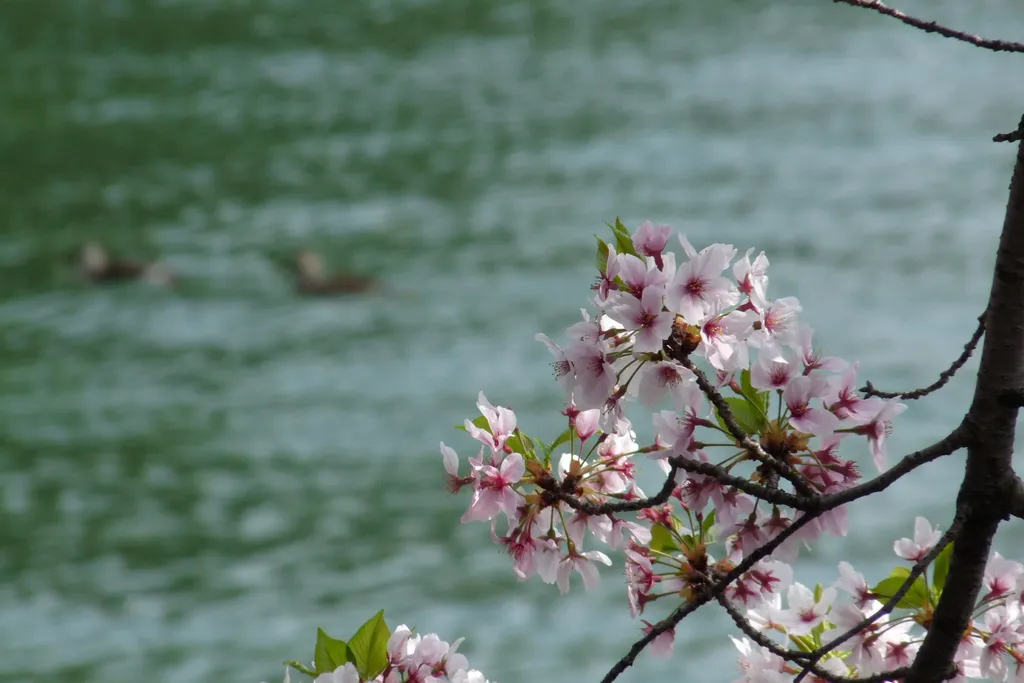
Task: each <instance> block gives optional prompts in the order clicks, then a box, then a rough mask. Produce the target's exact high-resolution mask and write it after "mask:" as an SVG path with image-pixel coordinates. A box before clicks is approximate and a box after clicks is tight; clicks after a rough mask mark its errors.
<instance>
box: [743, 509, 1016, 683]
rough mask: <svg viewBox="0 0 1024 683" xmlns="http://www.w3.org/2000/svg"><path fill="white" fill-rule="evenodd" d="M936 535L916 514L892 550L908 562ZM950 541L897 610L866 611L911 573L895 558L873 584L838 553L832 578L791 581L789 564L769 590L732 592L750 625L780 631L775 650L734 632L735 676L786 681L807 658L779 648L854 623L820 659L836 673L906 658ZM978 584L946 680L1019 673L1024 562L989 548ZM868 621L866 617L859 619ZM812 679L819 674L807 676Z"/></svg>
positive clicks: (941, 579) (819, 642)
mask: <svg viewBox="0 0 1024 683" xmlns="http://www.w3.org/2000/svg"><path fill="white" fill-rule="evenodd" d="M941 537H942V534H941V533H940V532H939V530H937V529H933V528H932V527H931V524H929V522H928V520H926V519H924V518H923V517H918V518H917V520H916V523H915V527H914V538H913V539H910V538H903V539H900V540H898V541H896V543H895V545H894V551H895V553H896V555H897V556H898V557H900V558H902V559H904V560H906V561H908V562H911V563H915V562H919V561H921V560H922V559H924V558H925V557H926V555H928V553H929V552H930V551H932V549H933V547H934V546H935V545H936V544H937V543H939V541H940V539H941ZM952 550H953V545H952V544H949V545H946V546H945V547H944V548H942V549H941V552H939V553H938V555H937V556H936V558H935V561H934V563H933V564H932V566H931V571H930V574H929V573H928V572H925V573H922V574H921V575H920V576H917V577H916V578H915V579H914V581H913V582H912V583H911V585H910V589H909V590H908V591H906V594H905V595H904V596H903V597H902V598H901V599H900V600H899V602H898V603H897V605H896V608H897V611H898V612H899V616H892V615H891V614H889V613H885V612H884V610H883V614H881V616H880V617H879V618H877V619H874V620H870V617H872V616H873V615H875V614H876V613H877V612H879V610H881V608H882V607H883V602H884V601H888V600H889V599H891V598H893V597H894V596H895V593H896V591H897V590H899V588H900V587H901V586H902V585H903V583H904V582H905V581H906V580H907V578H908V577H909V576H910V575H911V571H910V569H908V568H907V567H897V568H896V569H895V570H894V571H893V572H892V574H891V575H890V576H889V577H888V578H886V579H883V580H882V581H881V582H879V583H878V584H877V585H876V586H874V587H871V586H869V585H868V583H867V581H866V580H865V579H864V576H863V575H862V574H860V573H859V572H857V571H856V570H855V569H854V568H853V567H852V566H851V565H850V564H849V563H848V562H841V563H840V564H839V579H838V580H837V581H836V582H835V584H834V586H832V587H828V588H824V589H823V588H822V587H821V586H817V587H816V588H815V590H811V589H809V588H808V587H806V586H804V585H802V584H800V583H796V582H791V578H792V573H791V571H790V570H789V569H788V567H785V568H783V569H782V571H776V572H775V573H774V577H775V578H776V579H777V581H775V582H774V583H773V584H771V586H770V589H769V590H765V591H763V592H760V593H757V592H755V591H745V592H743V593H742V594H741V595H737V596H735V597H736V598H737V600H738V602H741V603H743V604H744V605H745V606H746V619H747V622H748V625H749V627H750V628H751V629H753V630H756V631H760V632H762V633H763V634H764V635H772V634H774V635H776V636H777V635H779V634H781V635H782V636H784V638H783V640H782V642H779V641H777V640H776V641H773V642H774V643H775V646H776V647H775V648H774V649H775V650H776V651H775V652H773V651H772V648H770V647H768V646H766V645H758V644H756V643H753V642H751V640H750V639H749V638H743V639H737V638H732V641H733V643H734V644H735V645H736V648H737V649H738V650H739V651H740V659H739V664H740V668H741V670H742V672H743V675H742V677H741V678H740V679H739V680H738V681H737V682H736V683H741V682H746V683H778V682H779V681H784V680H788V679H789V678H791V677H792V676H793V675H798V674H800V672H801V671H802V669H803V666H802V664H801V662H800V660H799V659H797V658H792V657H790V658H786V657H783V656H782V654H780V652H779V651H781V650H787V649H788V650H789V651H790V652H794V651H795V652H797V653H801V652H803V653H807V652H813V651H814V650H816V649H818V648H821V647H822V646H823V645H824V644H826V643H828V642H829V641H830V640H831V639H833V638H835V637H836V636H839V635H843V634H846V633H848V632H850V631H854V633H853V634H852V635H851V637H850V638H849V639H848V640H847V641H846V642H844V643H842V644H841V645H840V646H839V647H837V648H836V649H835V650H834V651H832V652H831V653H830V654H829V655H828V657H827V658H826V659H823V660H822V661H821V662H820V669H822V670H824V671H825V672H826V673H828V674H831V675H833V676H845V677H860V678H862V677H866V676H871V675H875V674H879V673H882V672H885V671H892V670H894V669H899V668H901V667H906V666H910V664H911V663H913V660H914V657H915V656H916V655H917V650H918V648H919V647H920V645H921V642H922V640H923V639H924V635H925V633H924V632H925V631H927V629H928V627H929V626H930V625H931V621H932V618H933V616H934V612H935V608H936V606H937V605H938V602H939V599H940V598H941V597H942V591H943V588H944V586H945V581H946V573H947V571H948V570H949V560H950V556H951V554H952ZM776 569H780V567H777V568H776ZM984 585H985V589H984V593H983V594H982V595H981V596H980V598H979V601H978V604H977V607H976V609H975V611H974V618H973V620H972V622H971V624H970V626H969V627H968V628H967V630H966V631H964V634H963V637H962V639H961V642H960V647H959V648H958V650H957V653H956V657H955V659H954V664H955V665H956V667H957V675H956V677H955V678H953V679H951V680H953V681H963V680H967V679H971V678H973V679H985V680H989V681H1008V682H1012V683H1018V682H1019V681H1024V609H1022V602H1024V565H1021V564H1020V563H1018V562H1013V561H1010V560H1007V559H1005V558H1003V557H1002V556H1001V555H1000V554H999V553H993V554H992V557H991V558H990V559H989V561H988V564H987V566H986V569H985V583H984ZM761 586H763V584H761ZM837 589H838V590H837ZM839 591H842V592H843V593H845V594H847V595H848V597H849V601H848V602H843V603H840V604H837V603H836V599H837V597H838V596H839ZM783 596H785V601H784V600H783ZM784 602H785V604H786V606H785V607H783V603H784ZM867 621H870V622H871V623H869V624H868V625H867V626H866V627H862V624H864V623H866V622H867ZM794 662H796V663H794ZM811 680H822V679H820V678H817V677H813V676H812V678H811Z"/></svg>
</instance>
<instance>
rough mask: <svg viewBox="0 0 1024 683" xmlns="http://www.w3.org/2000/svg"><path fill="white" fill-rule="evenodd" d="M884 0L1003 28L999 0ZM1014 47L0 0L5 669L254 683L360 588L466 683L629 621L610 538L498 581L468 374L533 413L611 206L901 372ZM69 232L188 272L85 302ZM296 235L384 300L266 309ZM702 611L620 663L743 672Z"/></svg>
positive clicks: (972, 192) (943, 481) (614, 12)
mask: <svg viewBox="0 0 1024 683" xmlns="http://www.w3.org/2000/svg"><path fill="white" fill-rule="evenodd" d="M904 9H906V10H908V11H912V12H919V13H921V14H923V15H925V16H927V17H931V18H936V19H941V20H943V21H946V22H948V23H951V24H954V25H957V26H960V27H962V28H965V29H970V30H973V31H977V32H980V33H984V34H988V35H993V36H997V37H1004V38H1009V39H1017V40H1021V39H1022V38H1024V13H1022V12H1021V11H1020V7H1019V4H1018V3H1017V2H1016V0H974V1H972V2H970V3H966V2H962V1H961V0H915V1H913V2H907V3H906V5H905V7H904ZM1022 64H1024V63H1022V62H1021V59H1020V56H1016V57H1015V56H1009V55H999V54H993V53H988V52H984V51H981V50H978V49H976V48H973V47H970V46H966V45H963V44H959V43H954V42H951V41H947V40H944V39H941V38H938V37H936V36H928V35H924V34H921V33H918V32H916V31H914V30H912V29H909V28H907V27H904V26H902V25H900V24H898V23H896V22H894V21H892V20H890V19H886V18H883V17H880V16H877V15H874V14H871V13H868V12H865V11H859V10H854V9H851V8H847V7H843V6H836V5H833V4H832V3H831V2H826V1H825V0H792V1H787V2H772V3H765V2H755V1H753V0H743V1H741V0H728V1H726V0H719V1H716V2H695V1H693V0H587V1H586V2H579V1H577V0H504V1H501V2H498V1H493V2H492V1H490V0H406V1H402V0H394V1H388V0H343V1H338V0H329V1H328V0H306V1H301V2H300V1H299V0H252V1H249V2H246V1H242V0H235V1H228V0H223V1H219V2H218V1H214V0H165V1H162V2H155V1H154V2H144V1H143V0H3V1H2V2H0V494H2V495H0V663H2V666H0V681H11V682H14V681H19V682H21V681H27V680H43V679H45V680H56V679H60V680H76V681H83V682H85V681H96V682H100V681H102V682H103V683H128V682H132V681H137V680H142V679H145V680H152V681H161V682H163V681H166V682H168V683H200V682H204V683H205V682H209V681H239V682H246V683H256V682H258V681H261V680H268V681H277V680H280V677H281V675H282V672H283V670H282V667H281V666H280V664H279V663H280V662H281V661H282V660H284V659H291V658H298V659H302V660H308V659H309V658H310V657H311V656H312V647H313V640H314V636H315V629H316V627H317V626H323V627H324V628H325V629H327V631H328V632H330V633H333V634H335V635H338V636H342V637H345V636H347V635H348V634H349V633H351V632H352V631H353V630H354V629H355V627H356V626H358V625H359V624H360V623H362V621H363V620H365V619H366V618H367V617H369V616H370V615H371V614H372V613H373V612H374V611H376V610H377V609H379V608H381V607H383V608H385V609H386V616H387V619H388V621H389V623H390V625H391V626H392V627H393V626H395V625H397V624H398V623H402V622H406V623H409V624H414V625H417V626H418V627H419V628H421V629H425V630H428V631H437V632H438V633H440V634H441V635H442V636H443V637H447V638H455V637H457V636H459V635H465V636H468V637H469V639H468V641H467V643H466V644H465V645H464V646H463V651H465V652H466V653H467V654H468V655H469V657H470V661H471V663H473V664H474V665H475V666H477V667H478V668H481V669H483V670H484V671H485V673H487V674H488V676H489V677H490V678H491V680H497V681H500V682H501V683H514V682H515V681H527V680H529V681H539V682H542V683H543V682H554V681H565V680H573V681H593V680H597V679H598V678H599V677H600V675H601V674H603V673H604V671H606V670H607V669H608V668H609V667H610V666H611V665H612V663H613V662H614V661H615V659H616V658H617V657H618V656H619V655H621V654H622V653H623V652H624V651H625V649H626V648H627V647H628V645H629V644H630V643H631V642H633V640H635V639H636V637H637V636H638V634H639V626H640V624H639V622H636V621H632V620H631V619H630V618H629V613H628V609H627V606H626V600H625V594H624V588H623V579H622V575H621V567H622V565H621V558H619V557H616V566H615V567H614V568H612V569H608V570H605V571H604V572H603V581H602V586H601V588H600V589H599V590H597V591H595V592H592V593H589V594H588V593H584V592H583V590H582V587H581V586H579V585H577V586H575V588H574V590H573V592H572V593H571V594H570V595H568V596H566V597H560V596H558V594H557V589H555V588H554V587H553V586H547V585H544V584H542V583H540V582H539V581H538V580H536V579H535V580H532V581H530V582H528V583H525V584H518V583H517V582H516V580H515V576H514V575H513V574H512V572H511V569H510V566H509V562H508V560H507V558H505V557H504V556H502V555H501V554H500V552H499V551H498V550H497V548H496V547H495V546H493V545H492V544H491V543H490V540H489V532H488V529H487V527H486V525H483V524H473V525H466V526H460V524H459V516H460V515H461V513H462V511H463V509H464V508H465V506H466V504H467V502H468V498H467V497H465V496H463V497H462V498H450V497H449V496H447V495H446V494H445V493H444V491H443V489H442V486H443V479H442V469H441V458H440V455H439V453H438V448H437V444H438V442H439V441H440V440H442V439H443V440H445V441H446V442H448V443H449V444H452V445H454V446H456V447H457V448H458V449H460V450H461V451H462V454H463V455H467V454H471V453H473V452H474V451H475V449H474V448H473V446H472V442H471V441H470V440H469V438H468V437H467V436H466V435H464V434H462V433H460V432H456V431H455V430H453V429H452V425H454V424H457V423H461V422H462V420H463V419H464V418H466V417H473V416H474V415H475V413H476V411H475V406H474V403H475V398H476V393H477V391H479V390H480V389H483V390H484V391H485V392H486V393H487V395H488V397H489V398H490V399H491V400H492V401H494V402H496V403H502V404H505V405H510V406H512V407H513V408H515V409H516V410H517V412H518V414H519V418H520V423H521V424H522V425H523V426H524V427H526V428H527V429H528V431H530V432H531V433H535V434H537V435H538V436H542V437H546V438H549V439H550V438H551V437H552V436H553V435H554V434H557V433H558V432H559V431H561V428H562V425H561V422H560V420H561V418H560V416H558V414H557V410H558V409H559V408H560V407H561V405H562V404H561V400H562V397H561V395H560V393H559V391H558V388H557V386H556V385H555V383H554V382H553V380H552V378H551V375H550V371H549V370H550V369H549V368H548V366H547V363H548V361H549V356H548V352H547V350H546V349H545V348H544V347H543V346H542V345H540V344H538V343H537V342H535V341H534V339H533V336H534V334H535V333H536V332H538V331H543V332H545V333H547V334H549V335H551V336H552V337H555V338H560V337H559V335H560V333H561V332H562V331H563V330H564V328H565V327H566V326H567V325H569V324H570V323H572V322H574V321H575V320H577V319H578V315H579V313H578V310H579V308H580V307H581V306H583V305H585V303H586V297H587V296H588V286H589V284H590V282H591V281H592V278H593V271H592V268H593V265H592V264H593V244H594V242H593V237H592V234H594V233H595V232H596V233H601V232H602V231H603V230H605V228H604V222H605V221H610V220H613V219H614V217H615V216H621V217H622V219H623V220H624V221H625V222H626V223H627V225H630V226H635V225H637V223H638V222H640V221H642V220H644V219H653V220H655V221H661V222H668V223H671V224H673V225H674V226H675V227H677V228H678V229H679V230H681V231H683V232H685V233H686V234H687V235H688V236H689V237H690V239H691V240H692V241H693V242H694V243H696V244H700V245H703V244H707V243H710V242H712V241H724V242H731V243H733V244H735V245H736V246H738V247H739V248H741V249H745V248H747V247H750V246H755V247H757V248H759V249H764V250H766V251H767V253H768V255H769V257H770V259H771V262H772V267H771V271H770V272H771V287H770V291H771V293H773V294H774V295H775V296H782V295H793V296H797V297H799V299H800V300H801V302H802V303H803V304H804V306H805V314H804V318H805V320H807V321H808V322H809V323H810V324H812V325H813V326H814V327H815V329H816V330H817V335H818V337H817V338H818V341H819V342H820V343H821V344H822V345H823V346H825V347H826V349H827V350H828V351H829V352H830V353H833V354H836V355H842V356H844V357H847V358H850V359H859V360H860V361H861V363H862V366H861V367H862V371H863V372H862V377H863V378H864V379H872V380H874V381H875V382H876V384H878V385H879V386H884V387H890V388H909V387H913V386H919V385H922V384H925V383H928V382H930V381H931V380H932V378H933V377H934V376H935V375H936V374H937V373H938V372H939V371H940V370H941V369H942V368H944V367H945V366H946V365H947V364H948V362H949V361H950V360H951V359H952V358H954V357H955V356H956V354H957V353H958V352H959V349H960V347H961V345H962V344H963V343H964V342H965V341H966V339H967V338H968V337H969V335H970V333H971V331H972V330H973V328H974V325H975V319H976V317H977V315H978V314H979V313H980V312H981V310H982V308H983V306H984V302H985V298H986V296H987V292H988V286H989V280H990V272H989V268H990V266H991V264H992V262H993V259H994V253H995V238H996V236H997V234H998V231H999V229H1000V226H1001V220H1002V212H1003V208H1004V206H1005V201H1006V187H1007V184H1008V180H1009V172H1010V169H1011V164H1012V158H1013V154H1014V150H1013V148H1012V146H1011V145H1005V144H1004V145H998V144H994V143H992V142H990V138H991V136H992V135H993V134H995V133H997V132H1003V131H1008V130H1012V129H1013V128H1015V126H1016V124H1017V121H1018V120H1019V118H1020V115H1021V112H1022V110H1024V98H1022V96H1021V90H1020V87H1019V86H1020V83H1021V73H1022V72H1021V67H1022ZM88 239H96V240H100V241H102V242H103V243H104V244H106V245H108V246H110V247H111V248H112V249H114V250H115V251H117V252H119V253H123V254H126V255H133V256H137V257H146V258H160V259H162V260H164V261H165V262H166V263H168V264H169V265H171V266H172V267H173V268H174V269H175V270H176V271H177V272H178V273H179V275H180V276H181V277H182V287H181V289H180V291H179V292H177V293H171V292H168V291H166V290H162V289H159V288H154V287H147V286H145V285H142V284H129V285H126V286H118V287H90V286H87V285H86V284H84V283H83V282H81V281H80V280H79V279H77V278H76V277H75V275H74V273H73V272H72V271H71V269H70V268H69V267H68V265H67V264H66V262H65V256H66V254H67V252H68V251H69V250H70V249H72V248H74V247H75V246H76V245H77V244H80V243H81V242H83V241H85V240H88ZM303 248H312V249H316V250H318V251H320V252H322V253H323V254H324V255H325V257H326V258H327V259H328V261H329V262H330V263H331V264H332V266H333V267H335V268H338V269H347V270H351V271H356V272H361V273H366V274H371V275H373V276H375V277H378V278H379V279H380V280H381V281H382V283H383V289H384V291H383V292H382V293H381V294H378V295H375V296H358V297H349V298H339V299H330V300H310V299H305V298H300V297H298V296H296V294H295V292H294V289H293V283H292V281H291V280H290V279H289V276H288V274H287V273H286V272H283V271H282V269H281V268H280V267H279V265H278V260H279V259H280V257H281V255H282V254H285V255H287V254H289V253H292V252H294V251H296V250H298V249H303ZM974 367H975V366H974V365H973V364H972V365H970V366H968V368H967V369H966V370H965V371H964V373H963V377H961V378H958V379H957V380H956V381H954V382H953V384H952V385H951V387H950V388H949V389H948V390H946V391H945V392H944V393H942V394H940V395H938V396H937V397H934V398H931V399H928V400H926V401H924V402H922V403H920V405H917V404H915V405H914V406H912V409H911V410H908V411H907V412H906V413H905V414H904V416H903V417H901V418H900V420H899V422H898V423H897V425H896V430H895V432H894V434H893V435H892V440H891V451H892V452H893V454H894V455H898V454H899V452H902V451H906V450H912V449H913V448H914V447H915V446H920V445H924V444H925V443H930V440H932V439H934V438H936V437H939V436H942V435H944V434H945V433H946V432H947V431H948V430H949V429H950V428H951V427H952V426H954V424H955V423H956V422H957V420H958V417H959V415H960V414H961V412H962V411H963V410H964V409H965V407H966V405H967V402H968V400H969V397H970V392H971V388H972V379H973V377H972V374H973V370H974ZM638 420H639V416H638ZM638 428H639V430H640V432H641V436H649V435H650V425H649V421H648V420H646V419H643V420H640V421H639V423H638ZM645 430H646V431H645ZM857 457H859V458H861V461H862V462H863V463H864V464H865V465H868V463H869V462H870V460H869V459H868V458H867V457H866V454H857ZM961 468H962V458H960V457H958V456H953V457H951V458H948V459H946V460H944V461H942V462H940V463H937V464H936V465H934V466H933V467H931V468H929V469H926V470H925V471H921V472H918V473H916V474H915V475H914V476H913V477H911V478H909V479H908V480H906V481H904V482H902V483H901V484H900V485H898V486H896V487H893V489H892V490H890V491H889V492H888V493H886V494H885V495H884V496H882V497H881V498H879V499H876V500H873V501H870V502H869V501H864V502H860V503H858V504H856V505H854V506H853V507H852V509H851V520H852V527H853V528H852V530H851V533H850V535H849V537H848V538H846V539H843V540H841V541H829V542H825V543H822V544H821V545H819V546H817V547H816V548H815V549H814V552H813V553H812V554H811V555H810V558H809V559H808V560H806V561H805V562H804V563H802V564H801V565H800V569H799V572H798V577H799V578H801V579H802V580H804V581H806V582H813V581H816V580H821V581H831V580H833V578H834V576H835V565H836V562H837V561H838V560H839V559H840V558H842V557H846V558H850V559H852V560H853V561H854V563H855V564H856V566H857V567H858V568H859V569H861V570H862V571H864V572H865V573H866V574H867V575H868V576H869V579H870V580H877V579H879V578H881V577H882V576H883V575H884V574H887V573H888V571H889V570H890V569H891V568H892V565H893V562H894V561H895V557H894V556H893V555H892V550H891V548H892V542H893V540H894V539H895V538H898V537H899V536H903V535H910V534H911V532H912V526H913V518H914V516H915V515H925V516H927V517H929V518H930V519H931V520H932V521H933V522H936V523H939V524H943V525H944V524H946V523H948V521H949V519H948V518H949V516H950V512H951V510H950V503H951V496H952V495H953V493H954V492H955V486H956V483H957V477H958V476H959V474H960V472H961ZM648 469H650V468H648ZM865 469H866V470H867V471H869V472H870V469H869V467H866V468H865ZM1022 541H1024V532H1022V531H1021V529H1020V527H1019V526H1011V527H1009V528H1007V529H1006V530H1005V531H1004V532H1003V533H1002V534H1001V536H1000V539H999V547H1000V548H1002V550H1003V551H1004V553H1005V554H1006V555H1008V556H1011V557H1015V558H1016V559H1024V557H1021V555H1020V552H1019V548H1020V543H1021V542H1022ZM661 613H662V612H660V611H659V610H658V609H657V606H655V608H654V609H652V610H651V616H649V618H657V617H658V616H659V615H660V614H661ZM728 632H729V628H728V624H727V623H726V620H725V619H723V618H721V616H720V615H719V614H718V613H717V612H715V611H713V610H711V609H708V610H706V611H701V612H699V613H698V614H697V615H695V616H694V617H693V618H692V619H691V620H689V621H688V622H686V623H685V624H684V625H683V626H682V627H681V628H680V630H679V637H678V645H677V656H676V658H675V659H673V660H671V661H669V662H662V661H658V660H653V659H651V658H650V657H643V658H641V660H640V661H639V662H638V664H637V666H636V667H635V668H634V669H633V670H631V671H630V672H628V673H627V674H626V675H625V676H624V677H623V679H622V680H625V681H646V680H679V679H685V680H707V681H717V680H732V679H733V678H735V669H734V667H735V663H734V662H735V654H734V652H733V649H732V646H731V644H730V643H729V641H728V640H727V639H726V638H725V634H726V633H728Z"/></svg>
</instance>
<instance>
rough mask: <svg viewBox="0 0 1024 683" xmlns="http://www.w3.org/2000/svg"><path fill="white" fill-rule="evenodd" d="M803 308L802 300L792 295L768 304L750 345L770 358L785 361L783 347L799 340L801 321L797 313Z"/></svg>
mask: <svg viewBox="0 0 1024 683" xmlns="http://www.w3.org/2000/svg"><path fill="white" fill-rule="evenodd" d="M802 310H803V307H802V306H800V302H799V301H798V300H797V299H795V298H794V297H791V296H790V297H784V298H782V299H776V300H775V301H773V302H771V303H770V304H768V308H766V309H764V311H762V315H761V320H760V323H761V324H760V327H759V329H757V330H755V331H754V333H753V334H752V335H750V339H749V342H750V345H751V346H753V347H756V348H759V349H761V353H763V354H766V355H767V356H768V357H769V359H770V360H775V361H784V360H785V358H783V356H782V347H783V346H791V345H793V344H794V343H795V342H796V341H797V333H798V332H799V322H800V321H799V319H798V318H797V314H798V313H799V312H800V311H802Z"/></svg>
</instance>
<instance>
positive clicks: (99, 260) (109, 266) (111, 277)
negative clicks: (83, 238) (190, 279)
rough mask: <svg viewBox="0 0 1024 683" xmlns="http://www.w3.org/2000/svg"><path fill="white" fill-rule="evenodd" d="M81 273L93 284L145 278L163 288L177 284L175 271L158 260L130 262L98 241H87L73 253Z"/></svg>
mask: <svg viewBox="0 0 1024 683" xmlns="http://www.w3.org/2000/svg"><path fill="white" fill-rule="evenodd" d="M73 258H74V260H75V264H76V266H77V267H78V272H79V273H80V274H81V275H82V276H83V277H85V279H87V280H88V281H89V282H92V283H93V284H102V283H105V282H126V281H129V280H144V281H146V282H148V283H150V284H153V285H159V286H161V287H174V286H176V285H177V284H178V281H177V278H176V277H175V276H174V273H172V272H171V271H170V269H169V268H167V266H165V265H163V264H162V263H159V262H157V261H150V262H145V261H130V260H127V259H119V258H114V257H113V256H112V255H111V254H110V253H109V252H108V251H107V250H106V249H105V248H104V247H103V245H101V244H99V243H98V242H86V243H85V244H83V245H82V246H81V247H79V248H78V250H77V251H76V252H75V254H74V256H73Z"/></svg>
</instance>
